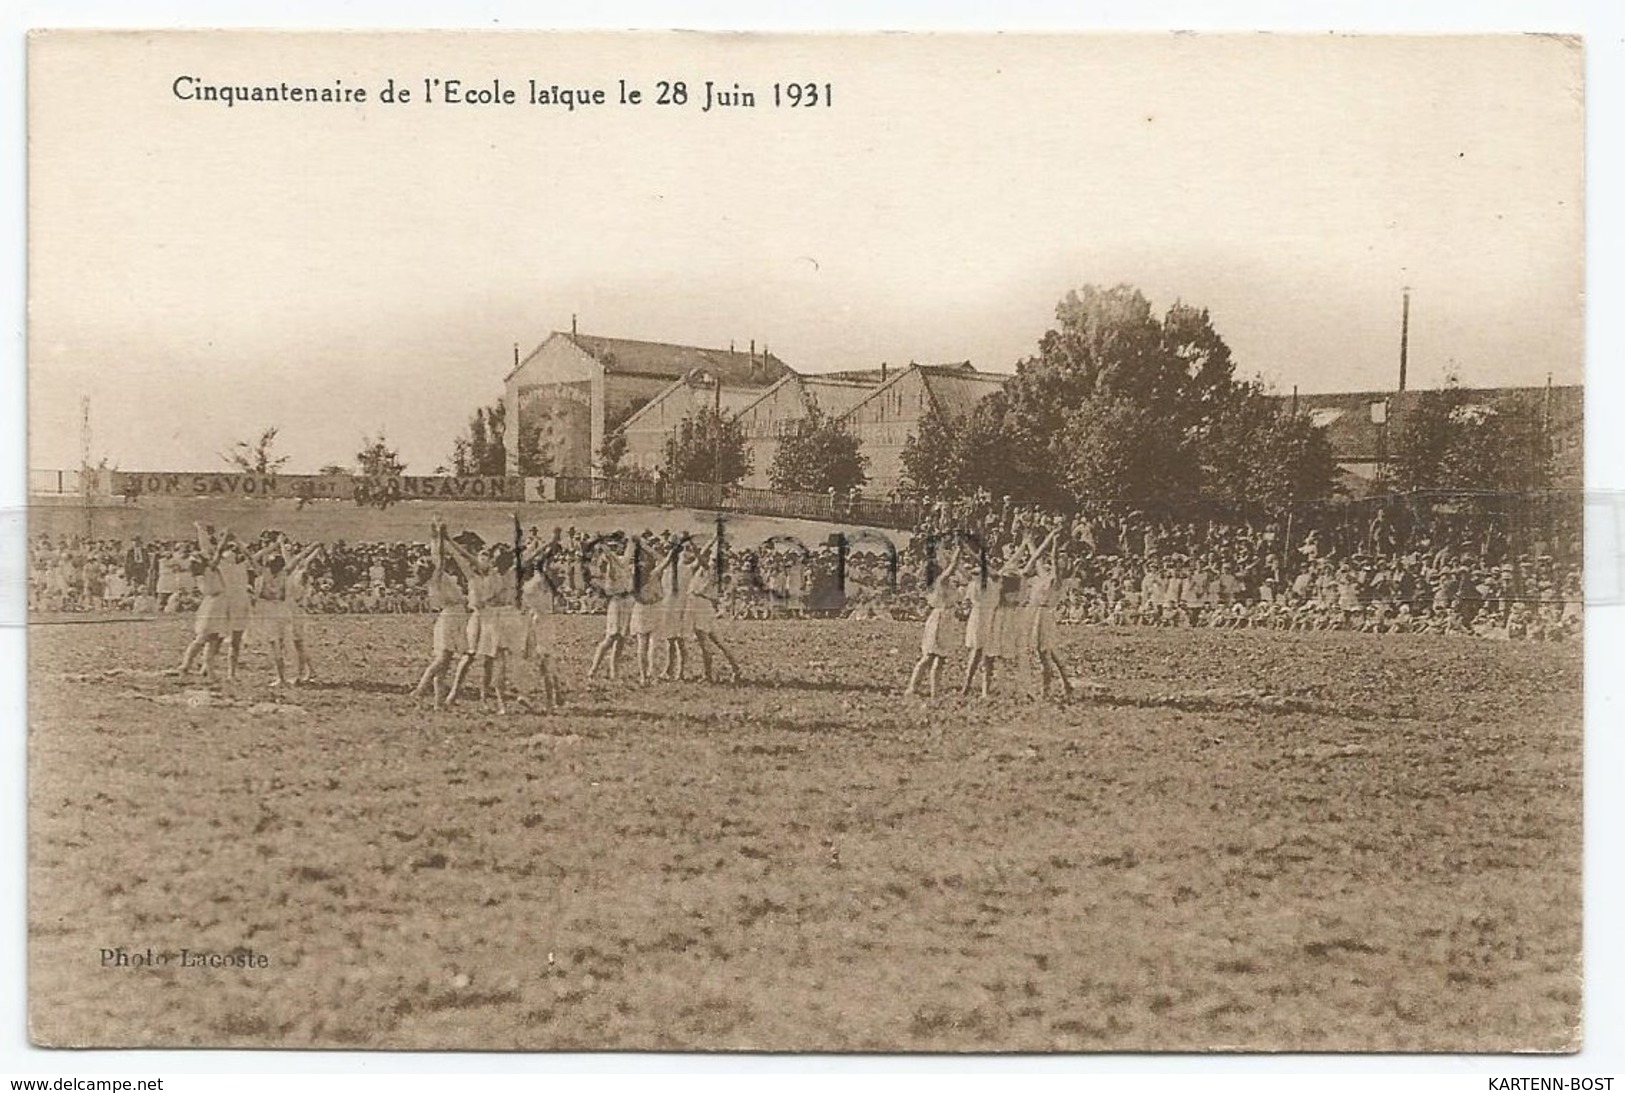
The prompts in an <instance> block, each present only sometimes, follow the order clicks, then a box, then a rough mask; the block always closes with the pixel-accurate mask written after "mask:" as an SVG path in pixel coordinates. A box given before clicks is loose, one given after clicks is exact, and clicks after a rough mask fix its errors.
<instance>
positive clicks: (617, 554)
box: [587, 531, 647, 682]
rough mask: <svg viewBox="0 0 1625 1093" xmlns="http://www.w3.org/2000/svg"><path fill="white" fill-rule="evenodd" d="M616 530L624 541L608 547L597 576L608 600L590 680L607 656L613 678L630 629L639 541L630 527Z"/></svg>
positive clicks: (590, 669)
mask: <svg viewBox="0 0 1625 1093" xmlns="http://www.w3.org/2000/svg"><path fill="white" fill-rule="evenodd" d="M618 534H619V535H620V536H621V537H622V539H623V542H624V545H623V547H622V549H621V550H619V551H613V550H611V551H608V552H606V553H605V555H604V561H603V573H602V576H601V578H600V579H601V580H602V582H603V592H604V596H605V597H606V598H607V599H608V601H609V611H608V614H607V615H606V616H605V618H604V640H602V641H600V642H599V643H598V647H597V648H596V649H594V650H593V654H592V666H591V667H589V668H588V669H587V678H588V679H589V680H591V679H592V678H593V677H595V676H596V675H597V674H598V668H599V666H600V665H601V664H603V662H604V658H605V657H606V656H607V657H608V658H609V678H610V679H614V678H615V670H616V668H617V666H618V665H619V663H620V658H621V649H622V648H623V647H624V646H625V645H626V642H627V638H628V637H629V636H630V634H631V629H632V608H633V603H634V600H635V597H634V596H633V584H634V580H633V574H634V572H635V569H636V566H637V555H638V542H637V540H636V538H634V537H633V535H632V533H631V532H629V531H623V532H619V533H618ZM645 682H647V680H645Z"/></svg>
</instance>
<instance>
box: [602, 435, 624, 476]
mask: <svg viewBox="0 0 1625 1093" xmlns="http://www.w3.org/2000/svg"><path fill="white" fill-rule="evenodd" d="M625 458H626V434H625V433H623V432H621V431H620V430H619V429H616V430H614V431H613V432H611V433H609V434H608V435H606V436H605V437H604V441H603V443H602V444H600V445H598V473H599V474H600V475H601V476H603V477H604V478H620V477H621V476H622V475H623V474H624V473H625V471H626V468H624V467H622V466H621V460H623V459H625Z"/></svg>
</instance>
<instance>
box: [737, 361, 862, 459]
mask: <svg viewBox="0 0 1625 1093" xmlns="http://www.w3.org/2000/svg"><path fill="white" fill-rule="evenodd" d="M885 375H886V370H885V369H884V368H881V369H877V370H875V371H873V372H872V373H871V372H865V373H849V372H848V373H822V374H818V375H809V376H802V375H793V376H786V377H785V378H784V379H782V380H780V381H779V382H778V383H775V384H774V385H773V386H772V387H769V388H768V389H767V390H766V391H764V392H762V394H761V396H760V397H759V398H757V399H756V400H755V401H754V402H752V403H751V404H750V405H748V406H746V407H744V408H743V409H742V410H740V411H739V420H740V422H741V424H742V425H743V427H744V432H745V443H746V444H747V445H748V446H749V448H750V452H751V471H750V474H749V475H748V476H746V478H745V482H744V484H745V485H746V486H751V487H756V488H759V489H766V488H767V486H768V485H769V477H768V473H769V471H770V470H771V469H772V467H773V460H774V458H775V457H776V456H777V455H778V451H779V441H780V440H781V439H782V438H783V437H784V436H785V435H786V434H788V433H790V432H791V431H793V430H794V429H795V428H796V427H797V426H798V425H799V424H800V423H801V422H802V421H803V420H805V419H806V418H807V416H808V415H809V414H810V413H811V411H812V408H813V407H814V406H817V407H818V410H819V412H820V413H822V414H823V415H824V416H825V417H831V418H841V417H844V416H845V415H846V413H847V412H848V411H849V410H851V409H852V407H853V406H855V405H857V404H858V403H859V402H861V401H863V399H865V398H867V397H868V396H869V394H870V393H871V392H872V391H874V389H875V388H876V387H878V386H879V385H880V383H881V381H882V379H883V378H884V377H885Z"/></svg>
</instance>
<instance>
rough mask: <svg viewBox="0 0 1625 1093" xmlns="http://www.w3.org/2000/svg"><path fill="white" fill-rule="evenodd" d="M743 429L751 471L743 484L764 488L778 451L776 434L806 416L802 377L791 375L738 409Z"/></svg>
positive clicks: (767, 482) (754, 487)
mask: <svg viewBox="0 0 1625 1093" xmlns="http://www.w3.org/2000/svg"><path fill="white" fill-rule="evenodd" d="M739 416H740V422H741V424H742V425H743V426H744V429H745V444H746V446H747V447H748V448H749V449H750V474H748V475H746V476H745V481H744V485H746V486H748V487H750V488H752V489H763V490H765V489H767V488H768V486H769V485H770V482H769V481H768V471H770V470H771V469H772V468H773V459H774V457H775V456H777V455H778V451H779V437H780V435H781V434H782V433H783V431H784V430H785V429H786V428H788V427H790V426H791V425H793V424H794V423H795V422H797V421H800V420H801V419H802V418H804V417H806V416H807V401H806V396H805V394H804V392H803V387H802V381H801V380H800V378H798V377H794V376H792V377H791V378H790V379H788V380H786V381H785V382H783V383H780V384H779V385H778V386H777V387H775V388H773V389H772V390H771V391H770V392H769V393H768V394H766V395H764V396H762V397H761V398H759V399H758V400H757V401H756V402H755V403H754V404H752V405H750V406H748V407H746V408H745V409H744V410H743V411H741V413H740V415H739Z"/></svg>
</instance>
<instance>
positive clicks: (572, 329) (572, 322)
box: [570, 311, 576, 338]
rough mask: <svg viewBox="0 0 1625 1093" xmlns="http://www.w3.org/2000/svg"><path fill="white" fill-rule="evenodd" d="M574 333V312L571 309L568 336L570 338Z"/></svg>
mask: <svg viewBox="0 0 1625 1093" xmlns="http://www.w3.org/2000/svg"><path fill="white" fill-rule="evenodd" d="M575 333H576V313H575V312H573V311H572V312H570V336H571V337H572V338H573V337H575Z"/></svg>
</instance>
